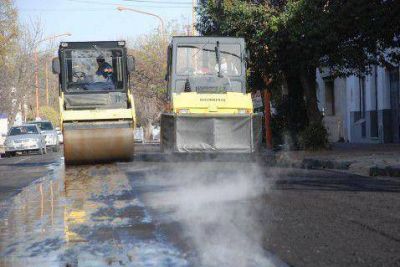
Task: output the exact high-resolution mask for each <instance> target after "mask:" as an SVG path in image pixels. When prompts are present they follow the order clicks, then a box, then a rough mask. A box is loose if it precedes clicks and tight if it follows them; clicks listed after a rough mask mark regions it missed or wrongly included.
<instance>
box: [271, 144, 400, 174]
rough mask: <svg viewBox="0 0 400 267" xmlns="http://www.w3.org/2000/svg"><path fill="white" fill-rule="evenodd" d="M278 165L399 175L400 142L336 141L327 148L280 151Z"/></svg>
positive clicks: (276, 155) (277, 154)
mask: <svg viewBox="0 0 400 267" xmlns="http://www.w3.org/2000/svg"><path fill="white" fill-rule="evenodd" d="M275 163H276V165H278V166H284V167H297V168H305V169H338V170H347V171H349V172H351V173H355V174H360V175H367V176H392V177H400V144H348V143H335V144H333V147H332V150H325V151H316V152H311V151H278V152H276V154H275Z"/></svg>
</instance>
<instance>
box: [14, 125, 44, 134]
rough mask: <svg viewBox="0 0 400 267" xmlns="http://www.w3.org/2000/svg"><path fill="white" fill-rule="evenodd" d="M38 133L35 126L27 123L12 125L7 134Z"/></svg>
mask: <svg viewBox="0 0 400 267" xmlns="http://www.w3.org/2000/svg"><path fill="white" fill-rule="evenodd" d="M38 133H39V132H38V130H37V127H36V126H33V125H27V126H18V127H12V128H11V129H10V134H9V135H22V134H38Z"/></svg>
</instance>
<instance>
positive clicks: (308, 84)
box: [300, 67, 322, 124]
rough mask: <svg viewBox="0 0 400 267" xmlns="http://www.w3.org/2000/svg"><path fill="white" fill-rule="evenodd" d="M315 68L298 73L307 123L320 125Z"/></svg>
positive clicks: (308, 68)
mask: <svg viewBox="0 0 400 267" xmlns="http://www.w3.org/2000/svg"><path fill="white" fill-rule="evenodd" d="M315 72H316V68H313V67H305V68H303V69H302V70H301V71H300V82H301V86H302V87H303V90H304V95H305V98H306V110H307V117H308V121H309V123H310V124H311V123H321V121H322V115H321V112H320V111H319V109H318V99H317V90H316V89H317V86H316V74H315Z"/></svg>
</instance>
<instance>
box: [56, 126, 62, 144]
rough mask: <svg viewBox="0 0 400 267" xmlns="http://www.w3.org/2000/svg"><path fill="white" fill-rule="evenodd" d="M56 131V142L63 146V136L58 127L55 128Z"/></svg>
mask: <svg viewBox="0 0 400 267" xmlns="http://www.w3.org/2000/svg"><path fill="white" fill-rule="evenodd" d="M56 131H57V135H58V142H59V143H60V144H63V143H64V136H63V134H62V132H61V129H60V127H56Z"/></svg>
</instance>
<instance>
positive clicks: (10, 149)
mask: <svg viewBox="0 0 400 267" xmlns="http://www.w3.org/2000/svg"><path fill="white" fill-rule="evenodd" d="M4 145H5V155H6V157H10V156H15V155H16V154H17V152H32V151H34V152H39V153H40V154H45V153H47V150H46V140H45V137H44V135H42V134H41V133H40V129H39V127H37V126H36V125H35V124H24V125H21V126H13V127H11V128H10V131H9V132H8V135H7V137H6V140H5V142H4Z"/></svg>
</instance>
